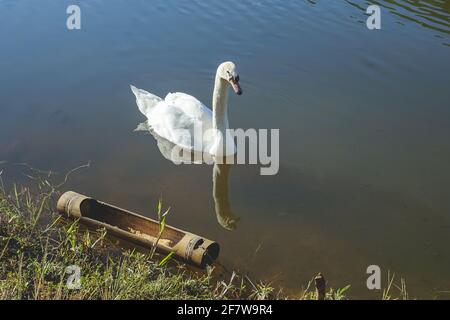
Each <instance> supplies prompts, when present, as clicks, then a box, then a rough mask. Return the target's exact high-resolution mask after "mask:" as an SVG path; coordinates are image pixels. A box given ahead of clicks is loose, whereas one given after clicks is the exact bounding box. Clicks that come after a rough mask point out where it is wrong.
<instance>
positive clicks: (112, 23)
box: [0, 0, 450, 298]
mask: <svg viewBox="0 0 450 320" xmlns="http://www.w3.org/2000/svg"><path fill="white" fill-rule="evenodd" d="M74 2H75V3H77V4H79V5H80V7H81V11H82V29H81V30H75V31H68V30H67V29H66V25H65V24H66V17H67V14H66V8H67V6H68V5H70V4H73V2H72V1H20V0H0V161H1V160H5V161H8V163H6V164H2V165H0V166H1V167H0V170H1V169H3V170H4V172H3V177H4V179H8V180H10V181H13V180H22V179H24V176H23V174H22V172H21V170H22V168H20V167H18V166H15V165H12V163H19V162H26V163H28V164H30V165H32V166H34V167H37V168H41V169H46V170H48V169H53V170H55V171H58V172H66V171H68V170H70V169H71V168H73V167H76V166H78V165H80V164H82V163H85V162H87V161H88V160H91V161H92V166H91V168H90V169H88V170H85V171H80V172H78V173H77V175H75V176H73V177H72V179H71V180H70V182H69V185H67V189H69V188H70V189H73V190H76V191H79V192H82V193H84V194H89V195H92V196H95V197H97V198H99V199H102V200H105V201H109V202H111V203H114V204H117V205H119V206H123V207H126V208H129V209H132V210H135V211H137V212H140V213H143V214H147V215H153V208H154V207H155V204H156V201H157V199H158V197H159V196H160V195H162V196H163V198H164V199H165V202H166V203H167V204H168V205H170V206H171V207H172V208H173V211H172V213H171V216H170V217H169V223H170V224H173V225H175V226H180V227H182V228H184V229H187V230H191V231H192V232H195V233H198V234H201V235H204V236H207V237H208V238H211V239H215V240H217V241H219V242H220V244H221V247H222V252H221V257H220V260H221V263H223V264H225V265H227V266H228V268H229V269H236V270H239V271H243V272H249V274H250V275H251V276H252V277H254V278H260V279H265V280H269V281H272V282H274V283H275V284H280V285H283V286H284V287H286V290H287V291H294V292H295V291H298V290H299V289H300V288H301V286H302V285H305V284H306V283H307V281H308V280H309V279H310V278H311V277H312V276H313V275H314V274H315V273H317V272H318V271H321V272H323V273H324V274H325V276H326V278H327V279H328V280H329V284H330V285H332V286H335V287H338V286H344V285H346V284H349V283H350V284H352V288H351V291H350V294H351V295H354V296H359V297H375V296H380V295H381V293H380V292H369V291H368V290H367V288H366V285H365V279H366V274H365V270H366V268H367V266H368V265H371V264H377V265H379V266H380V267H381V268H382V271H383V275H386V273H387V271H388V270H391V271H392V272H395V273H396V274H398V275H402V276H403V277H405V278H406V280H407V285H408V287H409V291H410V294H411V295H412V296H414V295H416V296H420V297H428V298H432V297H441V298H449V297H450V296H449V295H448V293H447V294H446V293H443V292H441V291H448V290H450V249H449V243H450V197H449V191H450V187H449V186H450V144H449V137H450V86H449V85H450V1H445V0H442V1H438V0H436V1H431V0H430V1H377V2H376V3H378V4H379V5H380V6H381V7H382V16H381V17H382V26H381V27H382V28H381V30H375V31H371V30H368V29H367V28H366V19H367V16H366V15H365V14H364V12H365V8H366V7H367V6H368V5H369V3H373V2H372V1H369V2H366V1H331V0H330V1H293V0H292V1H291V0H283V1H281V0H278V1H275V0H274V1H262V0H252V1H237V0H231V1H221V2H219V1H214V2H213V1H208V2H207V1H181V0H180V1H174V0H169V1H168V0H158V1H143V0H141V1H138V0H136V1H132V2H131V1H118V0H109V1H105V0H91V1H74ZM224 60H233V61H234V62H235V63H236V64H237V66H238V68H239V71H240V78H241V84H242V86H243V89H244V95H242V96H241V97H236V96H231V97H230V107H229V118H230V126H231V127H233V128H269V129H270V128H279V129H280V171H279V174H278V175H276V176H260V175H259V167H258V166H242V165H241V166H235V167H232V168H230V172H229V181H228V183H229V188H230V190H229V196H230V199H229V202H230V206H231V207H232V210H233V212H234V213H235V214H237V215H238V216H240V218H241V221H240V224H239V226H238V228H237V229H236V230H235V231H233V232H230V231H226V230H224V229H223V228H222V227H221V226H220V225H219V224H218V223H217V220H216V215H215V212H214V200H213V196H212V195H213V192H212V171H213V170H212V167H211V166H206V165H201V166H200V165H190V166H189V165H185V166H175V165H173V164H172V163H171V162H169V161H167V160H166V159H164V158H163V157H162V156H161V154H160V153H159V150H158V148H157V146H156V143H155V141H154V139H153V138H152V137H151V136H149V135H145V134H142V133H136V132H133V129H134V128H135V127H136V125H137V124H138V123H139V122H142V121H143V120H144V118H143V116H142V115H141V114H140V113H139V112H138V109H137V107H136V105H135V101H134V97H133V95H132V93H131V92H130V90H129V84H134V85H136V86H138V87H141V88H144V89H147V90H148V91H150V92H153V93H155V94H158V95H160V96H165V94H166V93H167V92H169V91H182V92H186V93H189V94H192V95H194V96H196V97H197V98H199V99H200V100H201V101H203V102H204V103H206V104H207V105H210V101H211V96H212V89H213V80H214V72H215V69H216V67H217V65H218V64H219V63H220V62H222V61H224ZM382 281H383V283H384V282H385V281H386V279H385V277H384V278H383V279H382Z"/></svg>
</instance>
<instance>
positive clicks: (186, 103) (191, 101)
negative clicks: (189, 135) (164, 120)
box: [164, 92, 212, 121]
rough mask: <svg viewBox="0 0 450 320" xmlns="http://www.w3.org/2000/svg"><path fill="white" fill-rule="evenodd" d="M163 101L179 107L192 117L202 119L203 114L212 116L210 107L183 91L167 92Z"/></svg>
mask: <svg viewBox="0 0 450 320" xmlns="http://www.w3.org/2000/svg"><path fill="white" fill-rule="evenodd" d="M164 101H166V102H167V103H168V104H171V105H174V106H178V107H180V109H181V110H183V111H184V112H185V113H186V114H187V115H189V116H190V117H192V118H194V119H197V120H200V121H204V120H205V119H204V116H208V117H209V116H210V117H211V118H212V112H211V109H209V108H208V107H206V106H205V105H204V104H203V103H201V102H200V101H199V100H198V99H197V98H195V97H193V96H191V95H189V94H186V93H183V92H174V93H169V94H167V96H166V97H165V98H164Z"/></svg>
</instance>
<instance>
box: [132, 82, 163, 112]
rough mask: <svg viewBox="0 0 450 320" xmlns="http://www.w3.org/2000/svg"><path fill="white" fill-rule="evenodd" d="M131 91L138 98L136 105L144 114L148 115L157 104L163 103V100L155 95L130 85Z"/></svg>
mask: <svg viewBox="0 0 450 320" xmlns="http://www.w3.org/2000/svg"><path fill="white" fill-rule="evenodd" d="M130 88H131V91H133V93H134V95H135V96H136V104H137V106H138V108H139V110H140V111H141V112H142V114H144V115H146V114H147V113H148V112H149V111H150V110H151V109H152V108H153V107H154V106H156V104H158V103H159V102H161V101H162V99H161V98H160V97H158V96H156V95H154V94H153V93H150V92H147V91H145V90H142V89H139V88H136V87H135V86H133V85H130Z"/></svg>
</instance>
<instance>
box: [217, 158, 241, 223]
mask: <svg viewBox="0 0 450 320" xmlns="http://www.w3.org/2000/svg"><path fill="white" fill-rule="evenodd" d="M230 169H231V166H230V165H229V164H218V163H216V164H214V168H213V198H214V204H215V208H216V215H217V221H218V222H219V223H220V225H221V226H222V227H224V228H225V229H227V230H234V229H236V227H237V224H238V222H239V220H240V218H239V217H238V216H236V215H235V214H234V213H233V211H232V210H231V206H230V201H229V198H228V176H229V174H230Z"/></svg>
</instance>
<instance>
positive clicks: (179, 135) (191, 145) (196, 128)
mask: <svg viewBox="0 0 450 320" xmlns="http://www.w3.org/2000/svg"><path fill="white" fill-rule="evenodd" d="M131 90H132V91H133V93H134V95H135V96H136V103H137V105H138V107H139V110H141V112H142V113H143V114H144V115H145V116H146V117H147V124H148V127H149V128H151V130H153V131H154V132H155V133H156V134H158V135H159V136H160V137H163V138H165V139H167V140H169V141H170V142H172V143H174V144H176V145H178V146H180V147H181V148H183V149H186V150H190V151H197V152H205V151H206V152H209V151H210V150H211V148H212V146H213V145H214V143H213V142H214V139H213V136H212V135H211V134H209V135H208V134H205V135H204V136H203V139H202V141H200V140H199V139H201V138H202V136H201V135H202V133H205V132H206V130H208V129H211V128H212V111H211V109H209V108H208V107H206V106H205V105H204V104H203V103H201V102H200V101H199V100H198V99H196V98H195V97H193V96H191V95H188V94H186V93H182V92H175V93H169V94H168V95H167V96H166V97H165V99H164V100H162V99H161V98H159V97H157V96H155V95H154V94H151V93H149V92H147V91H145V90H142V89H138V88H136V87H133V86H131ZM195 132H197V133H200V136H198V134H197V135H195Z"/></svg>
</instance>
